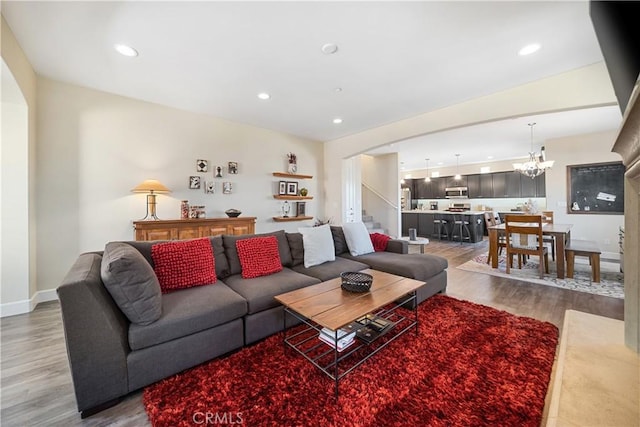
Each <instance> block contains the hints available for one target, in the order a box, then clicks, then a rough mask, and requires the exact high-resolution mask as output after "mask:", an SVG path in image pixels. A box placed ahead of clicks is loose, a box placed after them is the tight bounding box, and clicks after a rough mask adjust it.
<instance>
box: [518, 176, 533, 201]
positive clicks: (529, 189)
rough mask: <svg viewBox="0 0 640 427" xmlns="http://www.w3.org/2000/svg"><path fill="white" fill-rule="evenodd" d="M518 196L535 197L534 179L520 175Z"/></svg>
mask: <svg viewBox="0 0 640 427" xmlns="http://www.w3.org/2000/svg"><path fill="white" fill-rule="evenodd" d="M520 196H522V197H536V179H535V178H533V179H531V178H529V177H528V176H524V175H522V176H521V178H520Z"/></svg>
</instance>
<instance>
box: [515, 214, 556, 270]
mask: <svg viewBox="0 0 640 427" xmlns="http://www.w3.org/2000/svg"><path fill="white" fill-rule="evenodd" d="M504 222H505V232H506V235H507V274H511V270H510V269H511V267H512V266H513V255H518V256H521V255H537V256H538V259H539V264H540V278H541V279H542V278H543V277H544V273H545V272H547V273H549V253H548V251H547V248H546V246H544V244H543V242H542V216H540V215H506V216H505V220H504ZM543 260H544V266H543V264H542V263H543ZM543 268H544V269H543Z"/></svg>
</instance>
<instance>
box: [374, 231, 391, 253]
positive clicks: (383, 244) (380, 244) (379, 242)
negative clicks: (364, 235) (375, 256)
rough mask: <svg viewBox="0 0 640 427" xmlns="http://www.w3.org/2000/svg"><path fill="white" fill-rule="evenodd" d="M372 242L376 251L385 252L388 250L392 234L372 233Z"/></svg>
mask: <svg viewBox="0 0 640 427" xmlns="http://www.w3.org/2000/svg"><path fill="white" fill-rule="evenodd" d="M369 236H370V237H371V243H372V244H373V250H374V251H376V252H384V251H386V250H387V243H389V240H391V236H387V235H386V234H381V233H371V234H369Z"/></svg>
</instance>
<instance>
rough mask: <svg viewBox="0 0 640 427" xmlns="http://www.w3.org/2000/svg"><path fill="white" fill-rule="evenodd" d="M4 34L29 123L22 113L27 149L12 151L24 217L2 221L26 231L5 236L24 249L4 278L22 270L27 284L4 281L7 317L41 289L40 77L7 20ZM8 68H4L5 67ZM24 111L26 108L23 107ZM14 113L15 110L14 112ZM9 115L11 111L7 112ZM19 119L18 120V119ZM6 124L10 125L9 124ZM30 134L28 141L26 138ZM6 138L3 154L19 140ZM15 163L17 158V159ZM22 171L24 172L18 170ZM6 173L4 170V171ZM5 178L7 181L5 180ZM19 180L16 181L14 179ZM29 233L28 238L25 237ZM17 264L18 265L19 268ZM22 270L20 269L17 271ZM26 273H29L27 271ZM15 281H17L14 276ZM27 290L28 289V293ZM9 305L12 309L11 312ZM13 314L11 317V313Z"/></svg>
mask: <svg viewBox="0 0 640 427" xmlns="http://www.w3.org/2000/svg"><path fill="white" fill-rule="evenodd" d="M0 30H1V43H0V45H1V49H0V51H1V54H2V59H3V61H4V63H5V64H6V66H7V67H8V69H9V71H10V73H11V74H12V75H11V78H12V80H15V83H17V86H18V88H19V91H20V92H21V95H22V98H23V101H21V103H22V102H24V103H26V120H25V119H23V117H24V111H21V112H20V113H19V115H20V118H19V119H18V118H16V120H20V121H22V124H21V125H20V126H21V129H20V134H21V135H22V136H20V139H19V142H17V144H26V146H21V147H14V148H13V149H12V151H13V153H14V154H15V153H17V152H18V151H19V152H20V153H21V154H20V156H19V162H20V164H19V165H15V164H14V165H13V167H15V168H16V169H15V170H14V172H15V173H19V174H20V176H21V177H22V182H14V183H15V185H16V187H14V188H12V189H11V191H13V192H14V194H16V192H17V191H18V190H17V188H18V187H19V188H20V192H22V196H21V197H20V200H19V203H20V206H21V207H20V209H24V211H23V212H21V216H19V217H15V216H14V217H12V218H8V217H5V216H3V217H2V228H3V229H8V230H12V231H15V230H16V229H20V230H23V233H21V235H20V236H13V237H11V239H10V241H7V240H5V239H4V236H3V239H2V240H3V242H2V245H3V247H5V248H6V245H10V246H9V250H11V247H12V246H17V247H19V248H21V253H20V255H18V259H16V258H15V255H12V259H11V262H10V263H8V265H3V266H2V270H3V275H4V272H6V271H7V270H6V269H7V268H8V269H15V268H21V269H22V270H23V271H22V272H21V273H20V274H19V276H20V277H22V278H23V279H21V280H23V281H26V283H19V284H17V283H15V282H13V281H10V283H5V282H4V280H3V281H2V283H1V284H0V286H1V287H2V292H1V295H2V305H1V308H2V314H7V313H8V312H11V311H12V310H13V309H14V308H15V309H17V310H18V312H19V311H24V310H23V308H26V309H27V310H29V309H31V308H32V307H33V306H35V304H36V303H37V298H35V299H34V298H33V297H34V296H35V292H36V289H37V284H36V241H35V239H36V220H35V212H36V205H35V196H34V194H35V192H34V190H35V174H36V169H35V155H36V154H35V151H36V150H35V145H36V88H37V83H36V74H35V72H34V71H33V68H32V67H31V64H30V63H29V61H28V60H27V57H26V56H25V54H24V52H23V51H22V49H21V47H20V45H19V44H18V42H17V41H16V39H15V37H14V35H13V33H12V32H11V29H10V28H9V26H8V25H7V23H6V21H5V20H4V17H2V18H1V19H0ZM3 66H4V65H3ZM23 106H24V104H23ZM20 108H23V107H20ZM12 110H13V108H12ZM7 113H9V111H8V110H7ZM10 114H16V111H11V113H10ZM15 117H16V116H14V118H15ZM5 120H6V122H5ZM2 121H3V131H6V130H5V129H4V127H5V126H4V125H5V123H9V122H11V123H12V125H13V126H14V129H13V130H11V134H12V137H13V136H16V129H15V126H16V124H17V123H16V122H15V121H13V120H11V117H10V116H5V115H4V114H2ZM25 134H26V138H24V135H25ZM5 136H6V135H3V151H4V149H5V147H4V144H10V143H11V144H14V143H16V142H12V141H16V140H15V139H13V138H12V139H11V140H9V139H6V140H5V138H4V137H5ZM14 160H15V157H14ZM19 168H21V169H22V170H21V171H18V169H19ZM3 169H4V168H3ZM3 178H4V177H3ZM13 178H15V177H12V179H13ZM7 184H8V183H6V182H4V179H3V185H7ZM6 194H7V193H6V192H3V195H2V202H1V203H2V204H3V206H5V203H6V204H8V205H9V207H10V205H11V203H13V202H14V201H15V200H16V199H15V198H14V197H11V198H7V199H6V200H5V196H6ZM5 208H6V206H5ZM25 233H26V234H25ZM6 261H8V259H7V258H6V257H5V256H2V261H0V262H3V264H4V263H5V262H6ZM16 263H17V264H16ZM17 266H20V267H17ZM24 269H26V270H24ZM10 276H11V277H15V275H14V274H13V273H12V274H11V275H10ZM24 288H26V289H24ZM25 296H28V297H29V299H28V300H25V299H24V297H25ZM8 305H10V307H12V308H9V307H8ZM9 314H11V313H9Z"/></svg>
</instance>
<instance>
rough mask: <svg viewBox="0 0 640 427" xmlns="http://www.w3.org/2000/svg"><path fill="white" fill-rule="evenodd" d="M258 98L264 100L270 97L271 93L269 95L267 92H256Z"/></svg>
mask: <svg viewBox="0 0 640 427" xmlns="http://www.w3.org/2000/svg"><path fill="white" fill-rule="evenodd" d="M258 98H260V99H262V100H264V101H266V100H267V99H270V98H271V95H269V94H268V93H266V92H261V93H259V94H258Z"/></svg>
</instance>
